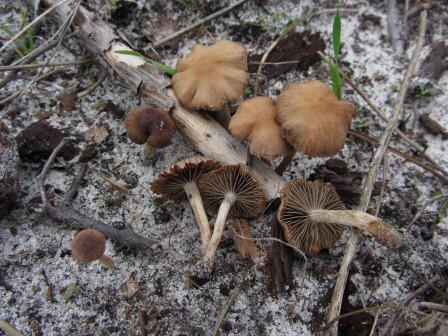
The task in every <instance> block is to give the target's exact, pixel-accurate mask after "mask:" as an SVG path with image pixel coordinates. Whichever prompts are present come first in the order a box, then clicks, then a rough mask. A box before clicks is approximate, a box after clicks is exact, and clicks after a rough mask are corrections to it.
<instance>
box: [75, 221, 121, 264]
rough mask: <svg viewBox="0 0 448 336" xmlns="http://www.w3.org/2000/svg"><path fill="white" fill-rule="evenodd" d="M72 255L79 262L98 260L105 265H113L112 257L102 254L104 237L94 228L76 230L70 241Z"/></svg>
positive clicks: (104, 243)
mask: <svg viewBox="0 0 448 336" xmlns="http://www.w3.org/2000/svg"><path fill="white" fill-rule="evenodd" d="M71 246H72V254H73V257H74V258H75V259H76V260H78V261H81V262H91V261H94V260H98V261H99V262H100V263H102V264H103V265H104V266H106V267H113V266H114V261H113V260H112V258H110V257H108V256H106V255H104V251H105V250H106V237H105V236H104V235H103V234H102V233H101V232H99V231H97V230H95V229H85V230H82V231H80V232H78V233H77V234H76V236H75V238H73V240H72V243H71Z"/></svg>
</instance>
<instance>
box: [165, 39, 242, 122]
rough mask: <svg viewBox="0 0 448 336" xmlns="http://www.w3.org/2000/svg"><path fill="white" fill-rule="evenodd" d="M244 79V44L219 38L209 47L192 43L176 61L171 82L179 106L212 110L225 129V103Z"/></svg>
mask: <svg viewBox="0 0 448 336" xmlns="http://www.w3.org/2000/svg"><path fill="white" fill-rule="evenodd" d="M247 80H248V73H247V56H246V48H245V47H244V45H243V44H241V43H237V42H233V41H229V40H219V41H218V42H216V43H215V44H213V45H211V46H203V45H196V46H194V47H193V49H192V51H191V53H190V54H189V55H188V56H187V57H185V58H183V59H181V60H178V61H177V64H176V74H175V75H174V76H173V78H172V80H171V84H172V87H173V90H174V93H175V94H176V97H177V99H178V100H179V102H180V103H181V104H182V105H183V106H185V107H186V108H189V109H192V110H199V109H204V110H208V111H216V112H217V113H216V115H217V117H218V118H220V122H221V123H222V124H224V125H223V126H224V127H226V128H227V126H228V123H229V120H230V112H229V110H228V106H227V103H229V102H232V101H235V100H237V99H238V98H239V97H240V96H241V95H242V94H243V92H244V88H245V86H246V83H247ZM218 111H221V112H220V113H219V112H218Z"/></svg>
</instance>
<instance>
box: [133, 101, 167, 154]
mask: <svg viewBox="0 0 448 336" xmlns="http://www.w3.org/2000/svg"><path fill="white" fill-rule="evenodd" d="M125 123H126V128H127V130H128V136H129V139H131V140H132V141H133V142H135V143H137V144H139V145H142V144H145V151H146V153H147V155H148V157H152V156H154V154H155V152H156V150H157V148H164V147H166V146H168V145H170V144H171V138H172V137H173V134H174V132H175V131H176V126H175V124H174V122H173V121H172V120H171V117H170V116H169V115H168V113H167V112H166V111H165V110H164V109H161V108H152V107H149V106H142V107H137V108H135V109H133V110H132V111H131V112H129V113H128V115H127V116H126V120H125Z"/></svg>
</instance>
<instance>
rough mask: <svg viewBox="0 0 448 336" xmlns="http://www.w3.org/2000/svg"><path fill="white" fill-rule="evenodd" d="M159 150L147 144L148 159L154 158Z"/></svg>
mask: <svg viewBox="0 0 448 336" xmlns="http://www.w3.org/2000/svg"><path fill="white" fill-rule="evenodd" d="M156 151H157V148H156V147H153V146H151V145H150V144H149V143H147V142H146V143H145V154H146V157H147V158H149V159H150V158H153V157H154V155H155V154H156Z"/></svg>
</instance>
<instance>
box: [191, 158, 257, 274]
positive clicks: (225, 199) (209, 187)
mask: <svg viewBox="0 0 448 336" xmlns="http://www.w3.org/2000/svg"><path fill="white" fill-rule="evenodd" d="M198 186H199V190H200V191H201V195H202V200H203V201H204V205H205V207H206V209H208V210H209V211H211V212H212V213H217V217H216V221H215V227H214V229H213V234H212V237H211V239H210V243H209V245H208V246H207V249H206V252H205V255H204V260H205V262H206V263H207V264H208V265H210V266H211V265H212V264H213V261H214V258H215V253H216V249H217V248H218V245H219V241H220V240H221V236H222V232H223V230H224V224H225V221H226V219H227V216H230V217H236V218H255V217H258V216H259V215H260V214H261V212H262V211H263V209H264V203H265V198H264V193H263V189H262V188H261V186H260V184H259V183H258V182H257V180H256V179H255V178H254V177H253V176H252V174H251V172H250V171H249V169H248V168H247V167H245V166H244V165H241V164H239V165H231V166H225V167H222V168H219V169H216V170H214V171H212V172H210V173H207V174H204V175H203V176H202V177H201V178H200V179H199V183H198Z"/></svg>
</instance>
